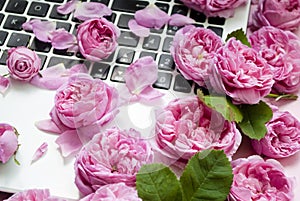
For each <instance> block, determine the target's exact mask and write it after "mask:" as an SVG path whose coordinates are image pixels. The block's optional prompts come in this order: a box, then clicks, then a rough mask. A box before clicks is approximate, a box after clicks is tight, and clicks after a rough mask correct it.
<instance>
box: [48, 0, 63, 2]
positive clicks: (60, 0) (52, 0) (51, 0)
mask: <svg viewBox="0 0 300 201" xmlns="http://www.w3.org/2000/svg"><path fill="white" fill-rule="evenodd" d="M46 1H49V2H55V3H63V2H64V0H46Z"/></svg>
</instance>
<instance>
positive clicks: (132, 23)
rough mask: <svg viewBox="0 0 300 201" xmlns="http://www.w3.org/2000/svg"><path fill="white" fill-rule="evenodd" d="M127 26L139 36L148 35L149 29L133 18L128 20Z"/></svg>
mask: <svg viewBox="0 0 300 201" xmlns="http://www.w3.org/2000/svg"><path fill="white" fill-rule="evenodd" d="M128 27H129V29H130V31H132V32H133V33H134V34H135V35H137V36H139V37H148V36H149V35H150V29H149V28H147V27H144V26H141V25H139V24H138V23H137V22H136V20H134V19H131V20H129V22H128Z"/></svg>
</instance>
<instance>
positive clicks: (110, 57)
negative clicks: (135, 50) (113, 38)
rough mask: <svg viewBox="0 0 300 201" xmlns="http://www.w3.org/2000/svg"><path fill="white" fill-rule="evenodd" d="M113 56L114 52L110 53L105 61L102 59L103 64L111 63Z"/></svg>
mask: <svg viewBox="0 0 300 201" xmlns="http://www.w3.org/2000/svg"><path fill="white" fill-rule="evenodd" d="M114 55H115V52H113V53H111V54H110V55H109V57H107V58H106V59H102V61H105V62H112V61H113V59H114Z"/></svg>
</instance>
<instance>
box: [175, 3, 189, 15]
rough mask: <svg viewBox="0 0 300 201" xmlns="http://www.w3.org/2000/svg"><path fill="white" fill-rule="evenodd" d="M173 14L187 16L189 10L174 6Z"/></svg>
mask: <svg viewBox="0 0 300 201" xmlns="http://www.w3.org/2000/svg"><path fill="white" fill-rule="evenodd" d="M172 14H181V15H185V16H187V14H188V8H187V7H186V6H181V5H174V6H173V9H172Z"/></svg>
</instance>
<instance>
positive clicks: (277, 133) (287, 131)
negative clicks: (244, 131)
mask: <svg viewBox="0 0 300 201" xmlns="http://www.w3.org/2000/svg"><path fill="white" fill-rule="evenodd" d="M272 107H273V108H274V109H273V117H272V119H271V120H270V121H269V122H267V123H266V127H267V130H268V131H267V133H266V135H265V137H264V138H262V139H260V140H252V141H251V143H252V147H253V148H254V150H255V151H256V152H257V153H258V154H262V155H265V156H268V157H271V158H284V157H288V156H292V155H294V154H295V153H297V152H298V151H299V150H300V122H299V121H298V119H297V118H295V117H294V116H293V115H292V114H291V113H289V112H288V111H284V112H282V111H279V109H278V108H277V107H275V106H272Z"/></svg>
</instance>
